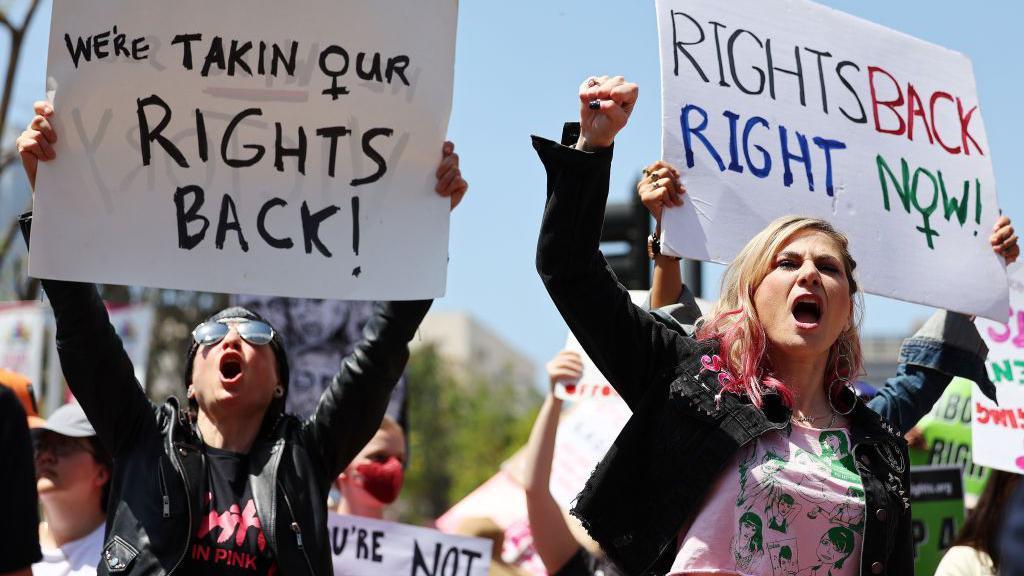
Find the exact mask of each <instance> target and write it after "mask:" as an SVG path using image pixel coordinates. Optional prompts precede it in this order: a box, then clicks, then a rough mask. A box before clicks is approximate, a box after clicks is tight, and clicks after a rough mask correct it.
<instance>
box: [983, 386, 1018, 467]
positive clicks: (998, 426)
mask: <svg viewBox="0 0 1024 576" xmlns="http://www.w3.org/2000/svg"><path fill="white" fill-rule="evenodd" d="M998 393H999V404H998V405H996V403H994V402H992V401H991V400H989V399H988V398H986V397H985V395H984V394H982V393H981V391H980V390H978V387H977V386H975V387H974V398H973V405H974V416H973V420H974V422H973V424H972V432H973V436H972V441H973V444H974V461H975V462H977V463H978V464H982V465H984V466H989V467H991V468H998V469H1000V470H1006V471H1007V472H1016V473H1017V474H1022V473H1024V387H1016V386H1014V387H1009V386H1001V387H1000V388H999V390H998Z"/></svg>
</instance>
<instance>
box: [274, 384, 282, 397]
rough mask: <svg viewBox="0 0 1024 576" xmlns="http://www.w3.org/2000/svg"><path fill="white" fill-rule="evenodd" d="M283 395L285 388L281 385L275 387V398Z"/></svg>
mask: <svg viewBox="0 0 1024 576" xmlns="http://www.w3.org/2000/svg"><path fill="white" fill-rule="evenodd" d="M282 396H284V388H282V387H280V386H278V387H277V388H274V398H280V397H282Z"/></svg>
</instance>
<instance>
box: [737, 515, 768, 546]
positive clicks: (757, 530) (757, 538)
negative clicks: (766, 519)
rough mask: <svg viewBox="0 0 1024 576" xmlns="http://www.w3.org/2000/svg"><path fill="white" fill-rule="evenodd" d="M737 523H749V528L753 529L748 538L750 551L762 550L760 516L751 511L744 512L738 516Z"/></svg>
mask: <svg viewBox="0 0 1024 576" xmlns="http://www.w3.org/2000/svg"><path fill="white" fill-rule="evenodd" d="M739 523H740V525H743V524H749V525H750V526H751V528H753V529H754V535H753V536H752V537H751V538H750V544H749V545H748V548H750V551H751V552H754V551H757V550H762V549H763V548H762V547H763V542H762V536H761V518H760V517H759V516H758V515H757V514H754V513H753V512H745V513H744V514H743V515H742V516H740V522H739Z"/></svg>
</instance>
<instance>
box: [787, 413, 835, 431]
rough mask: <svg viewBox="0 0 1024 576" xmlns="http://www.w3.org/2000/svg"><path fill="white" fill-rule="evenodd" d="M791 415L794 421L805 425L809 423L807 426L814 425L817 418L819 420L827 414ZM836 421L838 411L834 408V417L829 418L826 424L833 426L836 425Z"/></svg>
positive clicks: (829, 426) (828, 426)
mask: <svg viewBox="0 0 1024 576" xmlns="http://www.w3.org/2000/svg"><path fill="white" fill-rule="evenodd" d="M791 417H792V419H793V421H794V422H796V423H798V424H800V423H803V424H804V425H807V426H813V425H814V421H815V420H818V419H820V418H824V417H825V416H824V415H823V416H797V415H796V414H793V415H792V416H791ZM835 423H836V411H835V410H832V417H831V418H830V419H829V421H828V425H827V426H825V428H831V427H832V426H833V425H835Z"/></svg>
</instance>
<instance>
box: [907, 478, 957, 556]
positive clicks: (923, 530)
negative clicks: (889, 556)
mask: <svg viewBox="0 0 1024 576" xmlns="http://www.w3.org/2000/svg"><path fill="white" fill-rule="evenodd" d="M910 502H911V507H910V514H911V528H910V532H911V537H912V538H913V542H914V573H915V574H934V573H935V568H936V567H937V566H938V565H939V560H941V559H942V555H943V554H944V553H945V552H946V550H947V549H948V548H949V547H950V546H951V545H952V544H953V539H954V538H956V533H957V531H958V530H960V526H961V525H962V524H963V522H964V494H963V486H962V484H961V476H960V468H959V467H957V466H911V467H910Z"/></svg>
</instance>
